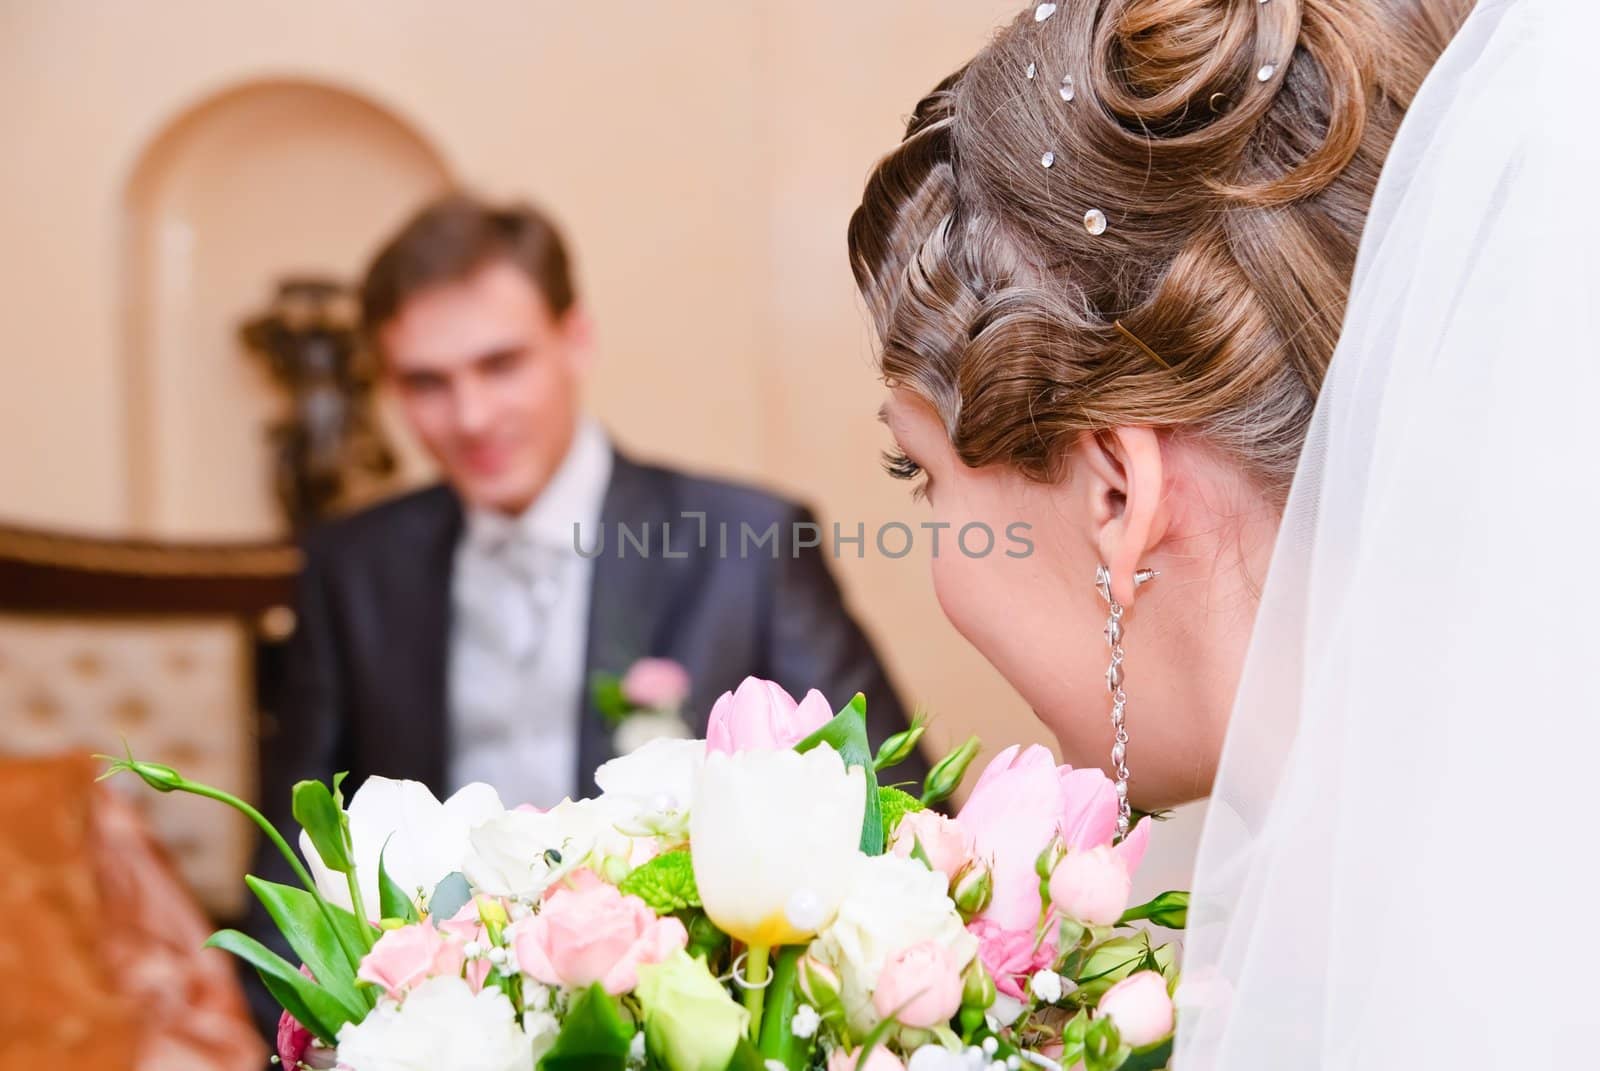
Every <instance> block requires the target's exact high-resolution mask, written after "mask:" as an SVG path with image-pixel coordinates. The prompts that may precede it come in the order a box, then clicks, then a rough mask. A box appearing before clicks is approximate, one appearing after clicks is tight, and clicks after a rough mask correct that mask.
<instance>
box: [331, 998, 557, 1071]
mask: <svg viewBox="0 0 1600 1071" xmlns="http://www.w3.org/2000/svg"><path fill="white" fill-rule="evenodd" d="M533 1059H534V1045H533V1043H532V1042H531V1041H530V1040H529V1037H528V1035H527V1034H525V1033H524V1032H523V1030H522V1028H521V1027H520V1026H518V1025H517V1016H516V1012H515V1011H513V1010H512V1007H511V1001H509V1000H507V999H506V995H505V994H504V993H502V992H501V991H500V990H498V989H494V988H488V989H485V990H483V991H482V992H481V993H473V991H472V987H471V986H469V985H468V984H467V983H466V982H465V981H463V980H462V979H460V978H452V977H439V978H429V979H428V980H427V981H425V982H423V983H422V984H421V985H419V986H417V988H416V989H414V990H412V991H411V994H410V995H409V996H407V997H406V999H405V1003H403V1004H398V1005H397V1004H394V1003H392V1002H389V1001H385V1002H383V1003H381V1004H380V1005H379V1006H378V1008H377V1009H376V1010H375V1011H373V1012H372V1013H371V1014H370V1015H368V1016H367V1017H366V1018H365V1019H363V1020H362V1021H361V1022H359V1023H346V1024H345V1025H344V1026H343V1027H341V1028H340V1030H339V1066H340V1067H344V1068H349V1071H533Z"/></svg>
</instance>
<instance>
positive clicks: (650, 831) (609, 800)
mask: <svg viewBox="0 0 1600 1071" xmlns="http://www.w3.org/2000/svg"><path fill="white" fill-rule="evenodd" d="M642 716H643V715H636V716H635V717H634V718H630V719H629V721H630V722H631V721H635V720H638V718H639V717H642ZM705 758H706V742H705V741H704V740H681V739H658V740H652V741H650V742H649V743H647V744H645V745H644V746H643V747H641V748H639V749H638V750H637V751H634V752H632V753H630V754H627V755H623V756H622V757H620V758H615V759H612V760H611V761H610V762H608V763H606V764H605V765H603V766H601V767H600V768H599V769H598V770H596V771H595V774H594V780H595V784H597V785H599V786H600V791H601V793H602V795H601V797H600V799H601V800H603V801H605V803H606V805H608V806H611V807H614V808H615V809H616V813H617V814H618V816H619V817H618V821H617V825H618V827H619V828H620V829H621V830H622V831H623V832H625V833H628V834H631V835H632V836H635V837H659V838H665V839H667V840H672V841H682V840H684V839H687V837H688V835H689V803H690V801H691V800H692V799H693V798H694V783H695V777H696V776H697V775H698V774H699V773H700V767H701V766H703V765H705ZM635 854H637V852H636V853H635Z"/></svg>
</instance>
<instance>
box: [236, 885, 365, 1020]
mask: <svg viewBox="0 0 1600 1071" xmlns="http://www.w3.org/2000/svg"><path fill="white" fill-rule="evenodd" d="M244 883H245V884H246V885H248V886H249V887H250V891H251V892H253V893H255V894H256V899H257V900H260V901H261V906H262V907H265V908H266V909H267V914H268V915H270V916H271V917H272V923H273V925H275V926H277V927H278V932H279V933H282V934H283V936H284V939H285V940H287V941H288V942H289V947H290V948H292V949H294V954H295V955H297V956H299V957H300V962H302V963H304V964H305V965H306V966H307V967H308V968H310V970H311V973H312V974H313V975H315V976H316V979H317V982H318V984H319V985H321V986H322V988H324V989H326V990H327V991H328V993H329V994H331V995H332V996H333V998H334V999H335V1000H337V1001H338V1002H339V1003H340V1005H341V1006H342V1007H344V1008H345V1009H346V1010H347V1011H348V1012H349V1013H350V1014H351V1015H352V1016H353V1017H354V1018H357V1019H359V1018H361V1017H362V1016H364V1015H366V1014H367V1010H368V1009H369V1008H371V1007H372V1005H371V1003H370V1002H369V1001H368V1000H367V998H366V997H364V996H362V994H361V992H360V991H359V990H358V989H357V988H356V970H355V968H354V967H352V966H351V965H350V956H349V954H348V953H347V951H346V950H347V949H362V948H365V947H366V946H365V945H364V944H363V943H362V940H363V934H362V933H361V929H362V925H363V924H362V923H361V922H359V921H358V920H357V919H356V917H355V916H354V915H352V914H351V913H350V912H348V911H346V910H344V909H343V908H341V907H338V906H335V905H333V904H330V905H328V906H329V910H330V911H331V913H332V915H333V919H334V925H335V926H338V927H339V928H340V931H341V932H335V931H334V930H333V929H332V928H331V927H329V925H328V920H327V919H326V918H324V917H323V914H322V909H321V908H320V907H319V906H318V904H317V898H316V897H314V896H312V895H311V894H310V893H308V892H306V891H305V890H304V889H298V888H295V887H294V886H292V885H279V884H277V883H276V882H271V881H262V880H261V879H260V878H258V877H256V876H255V875H254V874H247V875H245V879H244ZM297 1018H298V1016H297Z"/></svg>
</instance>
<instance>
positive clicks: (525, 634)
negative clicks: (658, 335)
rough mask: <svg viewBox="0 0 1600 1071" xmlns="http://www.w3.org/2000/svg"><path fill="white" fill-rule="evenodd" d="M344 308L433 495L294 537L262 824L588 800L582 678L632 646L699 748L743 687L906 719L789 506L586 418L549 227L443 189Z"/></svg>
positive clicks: (591, 750)
mask: <svg viewBox="0 0 1600 1071" xmlns="http://www.w3.org/2000/svg"><path fill="white" fill-rule="evenodd" d="M361 299H362V306H363V308H362V312H363V320H364V325H365V329H366V331H367V333H368V336H369V340H370V342H371V343H372V345H373V347H374V349H375V350H376V352H377V356H378V359H379V360H380V361H381V363H382V367H383V371H384V374H385V375H386V377H387V378H388V380H389V381H390V384H391V386H392V387H393V388H394V390H395V393H396V395H397V396H398V399H399V402H400V406H401V409H402V410H403V412H404V414H405V416H406V418H407V420H408V421H409V423H410V425H411V428H412V430H413V431H414V432H415V433H416V436H417V438H418V439H419V440H420V441H421V442H422V444H423V446H424V447H425V448H426V449H427V451H428V452H429V453H430V454H431V455H432V457H433V459H434V461H435V462H436V463H437V464H438V467H439V469H440V471H441V472H442V473H443V474H444V482H443V483H441V484H439V485H437V486H433V487H429V488H427V489H425V490H422V491H419V492H416V493H414V494H410V495H407V496H405V497H402V498H399V499H396V500H393V501H390V502H388V503H385V504H382V505H379V506H377V507H375V508H373V509H370V510H368V511H366V512H364V513H360V514H357V515H355V516H352V517H349V518H347V519H344V520H342V521H339V522H337V523H335V524H333V525H331V526H329V527H327V528H325V529H323V530H321V531H318V532H314V533H313V534H312V535H311V536H310V537H309V538H308V540H307V541H306V544H305V568H304V572H303V575H302V577H301V581H300V587H299V594H298V621H299V624H298V628H297V630H296V633H295V636H294V638H293V640H292V641H291V644H290V648H289V650H288V652H287V654H286V657H285V667H284V669H285V672H284V675H283V687H282V688H281V689H280V690H279V693H278V696H277V700H276V702H275V703H274V704H273V705H272V707H273V709H272V714H273V719H272V722H269V723H268V726H267V728H266V730H265V731H264V732H263V740H262V769H261V787H260V793H261V799H262V800H263V801H264V803H265V809H266V811H267V814H268V815H269V816H270V817H271V818H273V819H274V821H275V823H276V824H277V825H278V827H279V828H280V829H293V828H294V823H293V818H292V815H291V813H290V810H289V803H290V795H291V790H292V788H293V786H294V784H295V783H296V782H297V781H300V780H305V779H320V780H324V781H326V780H327V779H329V778H330V777H332V776H333V774H335V773H336V772H338V771H344V770H348V771H349V772H350V779H349V781H347V782H346V784H345V788H344V791H345V794H346V797H347V798H348V796H349V795H350V793H351V792H352V791H353V790H354V789H355V788H356V787H357V785H359V783H360V782H361V781H362V780H363V779H364V778H365V777H367V776H368V775H370V774H382V775H384V776H386V777H392V778H409V779H414V780H418V781H422V782H424V783H425V784H427V785H428V786H429V787H430V788H432V789H433V790H434V791H435V792H436V793H438V794H440V795H441V797H442V796H443V795H444V794H445V793H448V792H451V791H453V790H454V789H456V788H458V787H459V786H461V785H462V784H465V783H468V782H471V781H487V782H489V783H491V784H493V785H494V786H495V787H496V788H497V789H498V790H499V791H500V793H501V795H502V798H503V799H504V800H505V802H506V804H507V805H508V806H510V805H514V804H521V803H532V804H535V805H538V806H541V807H548V806H550V805H552V804H555V803H557V802H559V801H560V800H561V799H562V797H564V796H569V795H571V796H577V795H580V794H588V793H592V792H593V791H594V781H593V772H594V769H595V767H596V766H598V765H599V764H600V763H602V762H604V761H605V760H606V759H608V758H610V757H611V756H612V754H613V751H614V745H613V740H612V736H611V731H610V729H609V728H608V726H607V725H606V724H605V722H604V720H603V718H602V717H601V715H600V713H599V712H598V711H597V710H596V709H595V708H594V706H593V705H592V704H591V702H590V700H589V681H590V678H591V675H593V674H596V673H611V674H621V673H623V672H625V671H626V670H627V669H628V667H629V666H630V665H631V664H632V663H633V662H634V661H636V660H638V659H640V658H644V657H647V656H655V657H661V658H669V659H673V660H675V661H677V662H678V663H680V664H681V665H682V666H683V667H684V668H685V669H686V670H687V671H688V677H689V682H690V686H689V695H688V699H687V701H686V703H685V704H684V711H685V713H686V715H687V716H688V718H689V720H690V725H689V726H688V728H690V729H691V730H693V731H694V732H695V733H697V734H698V733H702V732H703V730H704V728H705V724H704V722H705V716H706V714H707V712H708V711H709V709H710V707H711V705H712V702H713V701H714V700H715V698H716V697H717V696H718V695H719V694H720V693H722V692H724V691H727V690H730V689H732V688H734V687H736V686H737V685H738V684H739V682H740V681H741V680H742V679H743V678H744V677H746V676H750V675H754V676H759V677H765V678H768V679H771V680H775V681H777V682H778V683H779V684H781V685H782V686H783V687H784V688H786V689H788V690H789V691H790V692H791V693H792V694H794V695H795V696H796V697H797V698H798V697H800V696H802V695H804V693H805V691H806V690H807V689H810V688H817V689H819V690H821V691H822V693H823V694H824V695H825V696H826V697H827V699H828V701H829V702H830V703H831V704H832V705H834V706H835V707H838V706H842V705H843V704H844V703H845V702H847V701H848V700H849V698H850V697H851V696H852V695H854V694H855V693H856V692H864V693H865V694H866V697H867V710H868V716H869V719H870V726H869V728H870V731H871V735H872V736H873V737H874V738H875V742H881V741H882V740H883V739H884V738H885V737H887V736H888V735H890V734H892V733H894V732H897V731H899V730H901V729H903V728H904V727H905V718H904V715H903V713H902V711H901V707H900V703H899V701H898V699H897V698H896V696H895V693H894V690H893V688H892V687H891V686H890V683H889V680H888V678H887V676H886V675H885V673H884V670H883V667H882V666H881V665H880V663H879V661H878V658H877V655H876V654H875V653H874V651H873V648H872V644H871V643H870V642H869V640H868V639H867V637H866V636H865V635H864V634H863V632H862V631H861V629H860V628H859V627H858V626H857V625H856V623H855V621H854V620H852V618H851V616H850V614H849V612H848V611H847V610H846V609H845V606H844V603H843V601H842V599H841V597H840V593H839V590H838V588H837V587H836V586H835V584H834V581H833V579H832V577H831V576H830V574H829V572H828V569H827V566H826V563H825V561H824V559H823V557H822V555H821V553H820V552H819V551H818V550H817V548H816V543H817V539H816V536H815V534H814V533H815V529H814V528H812V529H810V530H809V531H808V530H807V526H808V525H810V524H811V523H812V522H811V516H810V514H809V513H808V512H807V511H806V510H805V509H804V508H803V507H801V506H798V505H796V504H794V503H792V502H788V501H785V500H783V499H780V498H777V497H775V496H773V495H770V494H767V493H765V492H762V491H758V490H754V489H752V488H749V487H745V486H739V485H736V484H731V483H724V482H721V481H715V480H708V479H701V478H697V477H693V476H689V475H686V474H684V473H682V472H678V471H675V470H672V469H668V468H664V467H658V466H655V465H649V464H644V463H641V462H638V461H635V460H633V459H632V458H630V457H628V456H626V455H625V454H623V453H621V452H620V451H619V450H617V449H616V448H615V447H614V446H613V445H612V443H611V442H610V440H609V438H608V437H607V435H606V433H605V431H604V430H603V429H602V428H601V427H600V425H599V424H598V423H596V422H595V421H594V420H592V419H591V418H589V417H587V416H585V415H584V414H583V412H582V410H581V408H580V405H579V394H580V389H579V388H580V385H581V383H582V381H583V379H584V372H585V371H586V369H587V365H588V362H589V323H588V320H587V318H586V316H585V313H584V310H583V307H582V305H581V304H580V303H579V301H578V299H577V295H576V293H575V292H574V288H573V284H572V279H571V277H570V274H569V269H568V263H567V255H566V252H565V250H564V248H563V246H562V242H561V238H560V236H559V235H558V233H557V231H556V229H555V227H554V226H553V225H552V224H551V222H550V221H549V220H547V219H546V218H544V217H543V216H541V215H540V214H538V213H537V212H535V211H533V210H531V209H528V208H524V207H520V206H518V207H509V208H501V207H497V206H491V205H488V204H484V203H482V202H480V201H477V200H474V199H472V198H469V197H466V196H462V195H455V196H450V197H447V198H445V199H443V200H441V201H438V202H436V203H434V204H431V205H429V206H427V207H426V208H424V209H423V210H422V211H421V213H420V214H418V215H417V216H416V217H415V218H413V219H412V220H411V221H410V222H409V223H407V224H406V225H405V227H404V228H403V229H402V230H401V231H400V232H399V234H397V235H396V236H395V237H394V238H393V239H392V240H391V241H390V242H389V243H388V244H387V245H386V246H385V247H384V248H383V250H382V251H381V252H380V253H379V254H378V256H377V258H376V260H375V261H374V262H373V264H372V266H371V269H370V270H369V272H368V275H367V278H366V281H365V283H364V285H363V288H362V294H361ZM797 525H798V527H799V531H798V532H797V531H796V526H797ZM575 526H576V531H575ZM274 723H275V724H274ZM896 772H897V775H903V776H904V777H906V778H908V779H910V778H917V779H920V778H921V777H922V775H923V774H924V773H925V772H926V767H925V766H922V765H921V764H920V757H913V759H912V761H911V762H909V763H908V764H907V765H906V766H904V767H902V768H900V769H899V770H897V771H896ZM259 863H260V866H261V868H262V869H258V871H257V873H263V874H264V876H268V877H279V876H285V875H284V874H283V864H282V863H281V862H280V861H278V860H277V859H276V858H275V857H274V856H273V854H272V853H271V852H270V851H268V852H266V853H264V854H263V855H262V856H261V858H260V860H259Z"/></svg>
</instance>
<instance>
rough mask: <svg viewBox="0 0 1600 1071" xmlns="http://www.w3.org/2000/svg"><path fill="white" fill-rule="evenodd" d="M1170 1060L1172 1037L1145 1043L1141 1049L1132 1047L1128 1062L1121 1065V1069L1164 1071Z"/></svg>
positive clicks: (1129, 1070) (1123, 1070)
mask: <svg viewBox="0 0 1600 1071" xmlns="http://www.w3.org/2000/svg"><path fill="white" fill-rule="evenodd" d="M1171 1062H1172V1039H1171V1038H1167V1039H1166V1040H1165V1041H1158V1042H1156V1043H1155V1044H1153V1045H1146V1046H1145V1047H1144V1048H1142V1049H1134V1050H1133V1053H1132V1055H1130V1056H1129V1057H1128V1062H1127V1063H1125V1064H1123V1065H1122V1069H1121V1071H1165V1068H1166V1066H1167V1064H1169V1063H1171Z"/></svg>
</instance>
